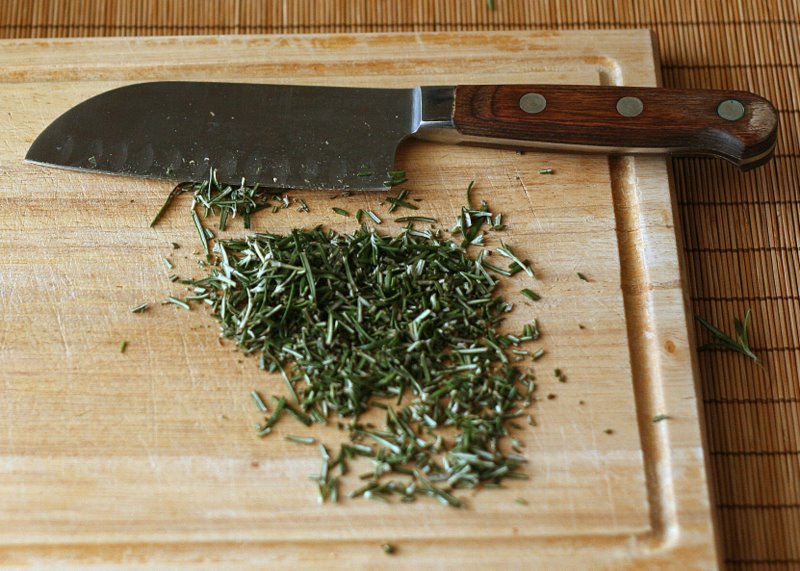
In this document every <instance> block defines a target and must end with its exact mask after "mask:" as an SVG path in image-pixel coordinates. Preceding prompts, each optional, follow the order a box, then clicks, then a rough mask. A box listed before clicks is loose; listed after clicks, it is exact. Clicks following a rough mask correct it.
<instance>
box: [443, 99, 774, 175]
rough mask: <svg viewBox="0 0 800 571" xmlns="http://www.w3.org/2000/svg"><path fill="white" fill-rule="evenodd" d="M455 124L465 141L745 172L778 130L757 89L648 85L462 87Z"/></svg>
mask: <svg viewBox="0 0 800 571" xmlns="http://www.w3.org/2000/svg"><path fill="white" fill-rule="evenodd" d="M453 124H454V127H455V129H456V130H457V131H458V132H459V133H460V134H461V135H462V136H464V137H466V140H467V141H469V140H470V138H471V137H478V138H490V139H497V140H500V141H499V144H505V145H511V146H515V143H519V144H520V146H526V147H540V148H553V149H563V150H580V151H588V152H609V153H623V154H625V153H642V152H644V153H668V154H673V155H711V156H715V157H720V158H723V159H726V160H728V161H730V162H732V163H734V164H736V165H737V166H738V167H739V168H740V169H742V170H748V169H751V168H754V167H756V166H759V165H761V164H763V163H765V162H767V161H768V160H769V159H770V158H771V157H772V154H773V152H774V149H775V142H776V140H777V134H778V115H777V112H776V111H775V108H774V107H773V106H772V104H771V103H770V102H769V101H767V100H766V99H763V98H761V97H759V96H757V95H755V94H753V93H749V92H747V91H717V90H714V91H712V90H682V89H661V88H647V87H614V86H600V87H599V86H569V85H460V86H458V87H456V91H455V109H454V111H453ZM476 140H477V139H476Z"/></svg>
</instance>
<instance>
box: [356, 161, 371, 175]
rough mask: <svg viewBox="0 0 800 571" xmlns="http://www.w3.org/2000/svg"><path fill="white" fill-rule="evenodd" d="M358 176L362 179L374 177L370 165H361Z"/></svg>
mask: <svg viewBox="0 0 800 571" xmlns="http://www.w3.org/2000/svg"><path fill="white" fill-rule="evenodd" d="M356 176H361V177H364V176H372V171H371V170H370V168H369V165H366V164H364V165H361V167H359V169H358V172H357V173H356Z"/></svg>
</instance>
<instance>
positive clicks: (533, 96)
mask: <svg viewBox="0 0 800 571" xmlns="http://www.w3.org/2000/svg"><path fill="white" fill-rule="evenodd" d="M545 107H547V99H545V98H544V95H542V94H541V93H526V94H525V95H523V96H522V98H521V99H520V100H519V108H520V109H522V110H523V111H525V113H541V112H542V111H544V108H545Z"/></svg>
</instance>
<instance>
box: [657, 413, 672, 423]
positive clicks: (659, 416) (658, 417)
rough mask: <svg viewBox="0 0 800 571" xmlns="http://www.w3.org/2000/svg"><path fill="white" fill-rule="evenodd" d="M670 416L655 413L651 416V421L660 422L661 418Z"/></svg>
mask: <svg viewBox="0 0 800 571" xmlns="http://www.w3.org/2000/svg"><path fill="white" fill-rule="evenodd" d="M670 418H672V417H671V416H669V415H667V414H657V415H655V416H654V417H653V422H661V421H663V420H669V419H670Z"/></svg>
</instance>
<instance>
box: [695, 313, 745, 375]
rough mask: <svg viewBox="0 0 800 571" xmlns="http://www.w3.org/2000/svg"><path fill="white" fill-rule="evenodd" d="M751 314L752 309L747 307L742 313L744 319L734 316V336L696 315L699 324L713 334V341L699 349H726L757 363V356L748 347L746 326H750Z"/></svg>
mask: <svg viewBox="0 0 800 571" xmlns="http://www.w3.org/2000/svg"><path fill="white" fill-rule="evenodd" d="M751 316H752V311H751V310H750V309H748V310H747V312H746V313H745V315H744V321H740V320H739V318H738V317H736V318H734V320H733V326H734V329H736V338H733V337H731V336H730V335H728V334H727V333H725V332H724V331H722V330H721V329H720V328H719V327H717V326H715V325H712V324H711V323H709V322H708V321H706V320H705V319H703V318H702V317H700V316H696V319H697V321H699V322H700V325H702V326H703V327H705V328H706V329H707V330H708V331H709V332H711V334H712V335H713V336H714V341H712V342H711V343H707V344H705V345H702V346H701V347H700V349H701V350H704V349H724V350H727V351H734V352H736V353H740V354H742V355H744V356H745V357H748V358H749V359H752V360H753V361H755V362H756V363H758V356H757V355H756V354H755V353H754V352H753V350H752V349H751V348H750V340H749V332H748V328H749V326H750V317H751Z"/></svg>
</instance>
